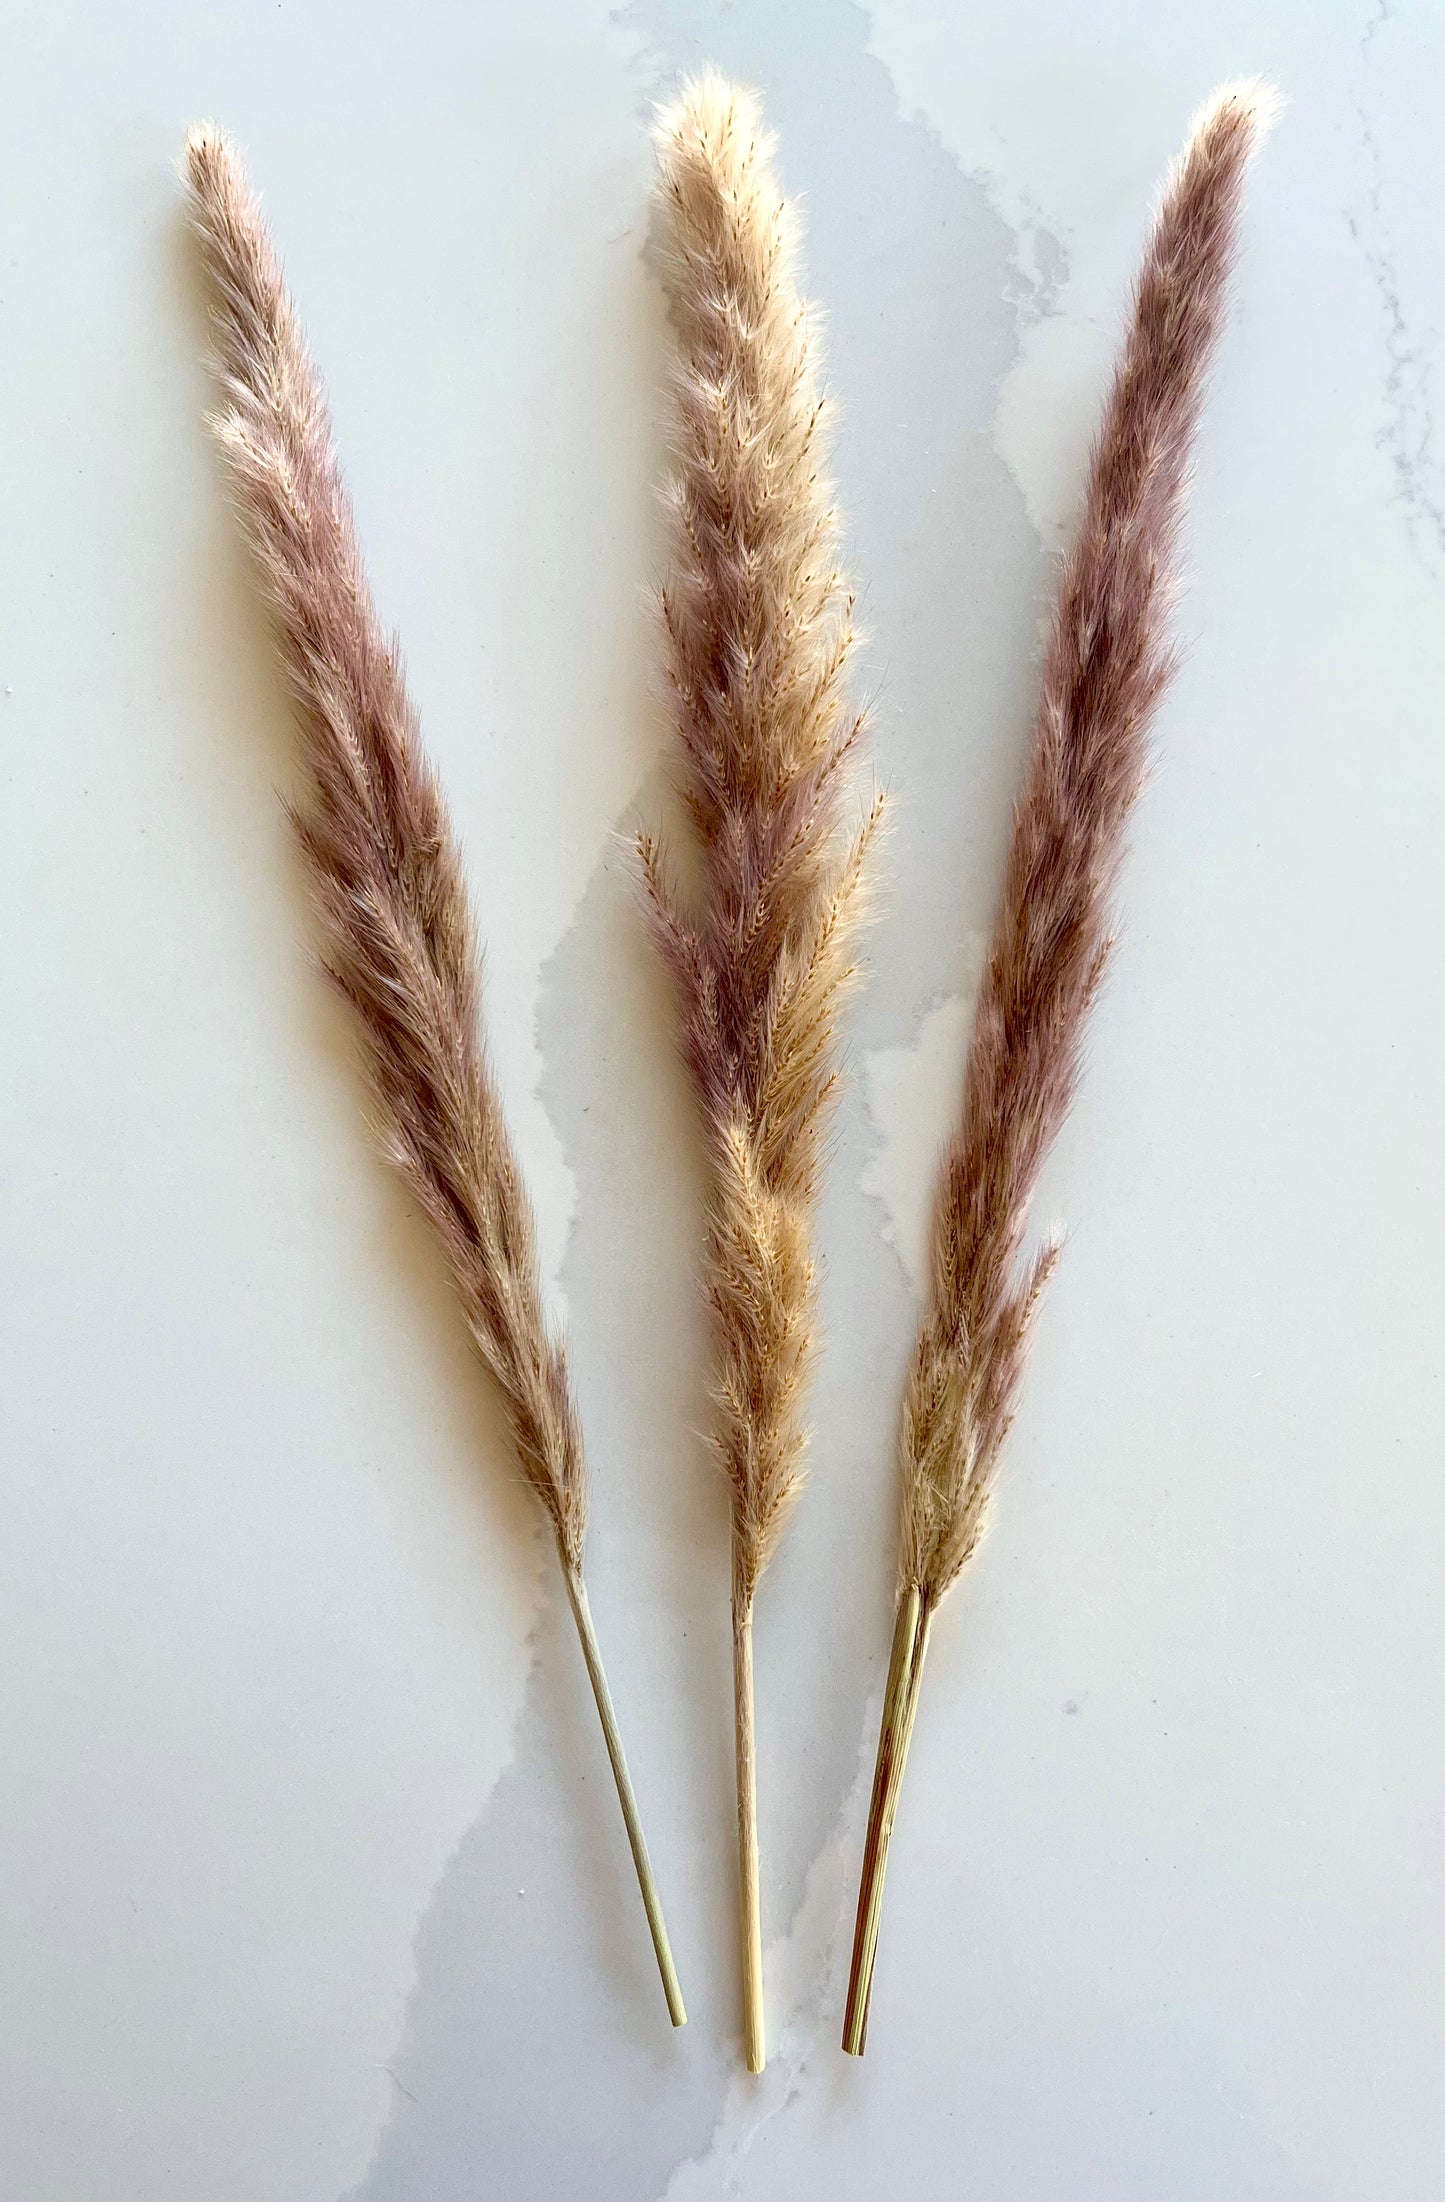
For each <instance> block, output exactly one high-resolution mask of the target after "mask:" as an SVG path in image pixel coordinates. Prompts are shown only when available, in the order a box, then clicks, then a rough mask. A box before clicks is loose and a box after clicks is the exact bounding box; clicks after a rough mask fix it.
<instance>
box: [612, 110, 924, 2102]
mask: <svg viewBox="0 0 1445 2202" xmlns="http://www.w3.org/2000/svg"><path fill="white" fill-rule="evenodd" d="M657 150H658V164H659V185H658V194H659V200H660V208H661V215H662V226H663V231H664V240H665V242H664V250H665V253H666V273H667V284H668V291H669V296H670V303H671V308H672V318H673V325H674V329H675V334H676V341H677V354H678V356H677V369H676V375H675V381H674V393H675V423H674V431H673V451H674V459H675V471H674V473H673V475H672V477H671V480H670V481H669V483H668V486H667V504H668V510H669V513H670V517H671V523H672V549H673V560H674V571H673V575H672V578H671V580H670V581H669V583H668V585H667V587H666V588H665V590H664V591H663V594H662V603H661V612H662V620H663V624H664V627H665V630H666V638H667V657H668V670H669V675H670V680H671V688H672V695H673V701H674V705H675V716H676V722H677V729H678V734H679V737H680V739H681V744H682V751H683V757H684V761H685V766H686V787H685V793H686V802H687V809H688V813H689V816H690V818H691V822H692V826H693V828H694V831H695V834H696V839H697V844H698V849H699V853H700V858H701V890H700V895H699V899H698V904H697V907H696V909H687V908H684V907H683V905H682V904H681V903H680V901H679V899H678V897H677V895H676V893H675V892H674V890H673V888H672V886H671V885H670V883H669V881H668V879H667V878H666V876H665V873H664V869H663V865H662V861H661V859H660V856H659V853H658V850H657V848H656V846H655V845H654V843H653V842H652V841H651V840H650V839H648V838H646V837H644V838H643V839H642V841H641V842H640V855H641V863H642V871H643V877H644V881H645V885H646V891H647V898H648V903H649V907H650V910H651V914H652V920H653V927H654V931H655V933H656V936H657V939H658V942H659V944H660V946H661V949H662V952H663V954H664V956H665V958H666V960H667V963H668V965H669V966H670V968H671V971H672V975H673V978H674V980H675V982H676V989H677V997H678V1002H679V1009H680V1016H681V1026H682V1047H683V1053H684V1056H685V1059H686V1062H687V1066H688V1069H689V1072H690V1073H691V1077H692V1083H693V1085H694V1087H695V1089H696V1092H697V1098H698V1102H699V1105H700V1109H701V1116H702V1123H703V1130H704V1136H705V1138H706V1142H707V1158H708V1164H709V1177H710V1201H709V1209H708V1223H707V1244H706V1250H705V1255H704V1278H705V1285H706V1292H707V1298H708V1302H709V1305H710V1308H711V1312H712V1318H713V1329H714V1337H715V1342H716V1356H717V1359H716V1370H715V1384H714V1396H715V1400H716V1408H717V1421H716V1429H715V1438H716V1444H717V1449H718V1453H719V1455H720V1457H721V1460H722V1464H723V1468H724V1470H725V1472H726V1475H727V1480H728V1487H729V1490H730V1493H731V1500H732V1607H733V1643H734V1682H735V1703H736V1716H737V1721H736V1744H737V1785H738V1843H739V1866H740V1875H741V1907H742V1918H741V1930H742V1962H743V1988H744V2030H745V2037H746V2049H747V2059H748V2064H749V2066H750V2068H751V2069H752V2070H753V2071H761V2069H762V2066H763V2062H764V2055H765V2033H764V2022H763V1991H762V1938H761V1922H760V1914H759V1898H758V1858H757V1803H756V1775H755V1752H754V1742H753V1683H752V1614H753V1600H754V1595H755V1593H756V1590H757V1586H758V1581H759V1578H760V1577H761V1575H762V1572H763V1570H764V1568H765V1567H766V1566H767V1564H768V1560H769V1558H770V1557H771V1555H772V1553H773V1551H774V1549H775V1547H776V1545H777V1542H778V1539H779V1537H780V1535H781V1534H782V1529H783V1525H784V1522H785V1520H786V1518H787V1513H788V1509H789V1507H790V1506H791V1504H792V1502H793V1500H794V1498H795V1497H796V1495H797V1491H798V1486H799V1480H800V1477H801V1475H802V1470H803V1454H804V1448H805V1439H806V1431H805V1424H804V1405H805V1399H806V1391H807V1384H808V1379H809V1375H810V1371H811V1366H812V1361H813V1357H814V1354H815V1351H816V1346H817V1308H816V1286H815V1275H814V1263H813V1253H812V1234H813V1220H814V1212H815V1209H816V1206H817V1198H818V1189H819V1176H820V1166H821V1159H822V1152H823V1140H824V1134H825V1131H826V1127H827V1123H828V1119H829V1105H830V1103H831V1101H832V1099H833V1096H834V1093H835V1090H836V1087H837V1082H838V1068H837V1050H836V1040H835V1033H836V1025H837V1018H838V1011H839V1006H840V1002H841V999H842V996H843V993H844V990H845V988H846V986H847V984H848V981H849V980H850V979H851V977H852V976H853V968H854V967H853V962H852V951H853V938H854V932H855V928H856V925H857V922H858V918H859V915H860V912H861V889H862V885H863V879H864V873H865V868H866V860H867V856H868V850H869V845H870V842H871V841H872V839H873V836H874V833H875V831H876V828H877V826H878V822H879V819H880V816H881V813H882V802H881V799H880V798H875V799H874V801H873V803H872V805H871V807H869V808H868V809H866V810H865V811H864V812H863V814H862V815H861V817H860V818H859V819H858V820H857V821H856V823H855V824H854V825H853V827H852V828H851V829H845V825H844V808H845V797H846V793H847V778H848V775H847V772H846V769H845V768H846V765H847V762H848V760H849V758H850V756H851V754H852V752H853V750H854V748H855V745H856V744H857V741H858V737H859V735H860V733H861V731H862V719H861V716H860V715H859V714H858V713H857V712H855V711H853V710H852V709H851V708H850V706H849V704H848V701H847V696H846V692H845V687H844V675H845V672H846V669H847V664H848V659H849V656H850V654H851V651H852V648H853V643H854V633H853V598H852V594H851V591H850V589H849V587H848V584H847V583H846V581H845V580H844V578H843V576H842V575H841V573H840V572H839V570H838V565H837V555H838V521H837V516H836V514H835V512H834V510H833V505H832V496H831V490H830V487H829V483H828V480H827V476H826V472H825V468H826V455H827V443H828V428H827V401H826V400H825V399H824V397H823V396H822V395H821V393H820V391H819V387H818V380H817V363H818V338H817V334H816V329H815V326H814V321H813V317H812V315H811V314H810V312H809V309H808V308H807V307H806V306H805V305H804V303H803V301H802V300H801V299H800V298H799V296H798V293H797V290H796V287H795V283H794V258H795V245H796V226H795V223H794V221H793V218H792V215H791V213H790V211H789V209H788V207H787V206H786V205H785V204H784V202H783V200H782V198H781V197H780V195H779V192H778V188H777V185H776V183H775V182H774V179H773V172H772V166H771V155H772V145H771V141H770V140H769V139H768V138H767V137H766V136H765V135H764V133H763V125H762V116H761V112H760V110H759V106H758V103H757V101H756V99H755V98H753V96H752V95H751V94H750V93H747V92H743V91H739V90H737V89H736V88H735V87H733V86H731V85H727V84H724V83H722V82H720V81H719V80H718V79H717V78H715V77H707V78H705V79H704V80H703V81H701V82H700V83H696V84H691V85H688V86H687V87H686V88H685V89H684V91H683V94H682V96H681V98H680V99H679V101H678V102H677V104H676V105H675V106H673V107H670V108H668V109H667V110H666V111H665V112H664V113H663V114H662V115H661V116H660V118H659V121H658V125H657Z"/></svg>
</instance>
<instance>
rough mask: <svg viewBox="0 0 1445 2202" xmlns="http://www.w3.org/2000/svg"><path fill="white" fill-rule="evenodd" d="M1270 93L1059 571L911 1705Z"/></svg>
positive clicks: (939, 1320)
mask: <svg viewBox="0 0 1445 2202" xmlns="http://www.w3.org/2000/svg"><path fill="white" fill-rule="evenodd" d="M1272 107H1273V101H1272V98H1271V95H1269V94H1268V93H1267V92H1265V91H1263V90H1262V89H1261V88H1260V87H1258V86H1254V85H1243V86H1231V87H1228V88H1227V89H1225V90H1224V91H1222V92H1220V93H1218V94H1217V95H1216V96H1215V98H1214V99H1212V100H1211V101H1210V102H1209V104H1208V105H1207V106H1206V107H1205V108H1204V109H1203V110H1202V111H1201V113H1200V114H1199V116H1198V117H1197V118H1196V121H1195V123H1194V126H1193V129H1192V131H1191V134H1190V138H1189V141H1188V144H1187V146H1186V148H1185V151H1184V153H1183V156H1182V158H1181V159H1180V160H1179V162H1178V163H1177V165H1176V166H1175V168H1174V169H1173V171H1172V173H1171V174H1170V176H1169V178H1168V181H1167V183H1166V185H1165V188H1164V191H1163V194H1162V197H1161V199H1160V202H1159V206H1158V209H1157V212H1156V215H1155V218H1154V223H1153V228H1152V232H1151V234H1150V237H1149V241H1148V244H1147V247H1146V250H1145V254H1144V260H1143V265H1142V268H1141V271H1140V274H1139V278H1138V282H1137V286H1136V289H1135V294H1134V305H1133V315H1132V320H1131V324H1130V328H1129V333H1128V337H1127V339H1126V342H1125V345H1124V350H1123V354H1122V357H1121V359H1120V362H1119V365H1118V369H1117V371H1116V374H1115V377H1114V382H1113V387H1112V389H1111V391H1110V394H1109V398H1108V402H1107V405H1106V407H1105V413H1104V421H1103V426H1102V428H1101V430H1100V433H1099V437H1098V440H1097V442H1096V444H1095V445H1094V449H1093V453H1092V456H1091V459H1090V464H1089V477H1088V488H1087V494H1086V498H1085V504H1084V512H1083V518H1082V521H1081V524H1080V527H1079V532H1078V536H1077V539H1076V541H1075V543H1074V546H1073V549H1072V551H1071V552H1070V554H1069V557H1068V560H1067V562H1066V564H1065V567H1064V570H1063V575H1062V579H1061V583H1060V588H1059V595H1058V601H1057V606H1056V609H1055V613H1054V619H1053V627H1052V631H1051V635H1050V640H1049V645H1048V651H1047V656H1046V660H1045V665H1044V673H1043V690H1042V695H1041V698H1040V703H1039V714H1038V722H1037V728H1036V732H1035V736H1034V744H1033V751H1032V755H1031V758H1030V761H1029V764H1028V768H1027V772H1026V775H1025V780H1024V786H1023V790H1022V793H1021V795H1020V797H1019V800H1018V805H1017V808H1016V810H1015V813H1014V823H1013V837H1012V843H1011V846H1010V851H1009V857H1008V866H1007V871H1006V875H1005V880H1004V887H1003V896H1002V900H1001V904H1000V908H999V912H998V916H997V920H996V922H995V926H994V933H993V941H992V946H991V948H990V952H989V958H988V964H987V968H986V970H985V974H984V979H983V985H982V989H981V992H980V996H979V1001H978V1007H977V1010H976V1012H975V1018H974V1028H973V1036H972V1042H971V1046H970V1050H969V1057H968V1065H967V1071H966V1074H965V1082H964V1097H963V1115H962V1120H961V1123H960V1127H959V1130H958V1132H957V1134H956V1136H955V1138H954V1140H953V1142H952V1144H951V1146H950V1148H949V1150H948V1153H947V1156H946V1158H945V1161H944V1166H943V1173H942V1182H941V1185H940V1188H939V1195H938V1203H937V1209H936V1213H935V1218H934V1226H933V1262H932V1284H931V1291H930V1296H929V1302H928V1307H927V1311H926V1314H925V1316H924V1320H923V1324H922V1327H921V1330H920V1332H919V1336H918V1342H917V1346H916V1348H915V1351H914V1355H913V1363H912V1368H911V1371H910V1375H909V1379H908V1388H907V1395H906V1399H905V1403H904V1410H903V1428H902V1441H901V1455H902V1476H903V1528H902V1540H901V1566H900V1574H901V1590H900V1612H911V1613H912V1614H913V1616H914V1629H913V1642H912V1644H911V1645H910V1646H909V1647H907V1649H906V1651H905V1652H904V1654H902V1655H900V1654H898V1652H897V1651H895V1663H897V1661H898V1659H899V1657H900V1656H901V1658H902V1672H903V1674H904V1676H905V1686H904V1688H903V1695H902V1698H901V1699H900V1706H903V1705H911V1706H913V1707H916V1703H917V1688H918V1677H919V1674H920V1673H921V1668H922V1659H923V1650H924V1647H925V1645H926V1643H927V1631H928V1625H929V1620H930V1617H931V1615H932V1613H933V1612H934V1611H935V1610H936V1608H937V1605H938V1603H939V1601H940V1599H942V1598H943V1597H944V1595H945V1594H946V1592H947V1591H948V1590H949V1588H950V1587H951V1586H952V1585H953V1583H955V1582H956V1581H957V1579H958V1576H959V1574H960V1572H961V1570H962V1569H963V1567H964V1566H965V1564H966V1563H967V1561H968V1560H969V1558H970V1557H971V1555H972V1554H973V1552H974V1551H975V1549H976V1548H977V1545H978V1541H979V1537H980V1535H981V1534H982V1531H983V1527H984V1523H985V1519H986V1515H987V1510H988V1503H989V1495H990V1491H991V1488H992V1485H993V1479H994V1475H995V1471H996V1468H997V1465H998V1460H999V1454H1000V1451H1001V1448H1002V1446H1003V1443H1004V1439H1005V1438H1006V1436H1007V1434H1008V1430H1009V1426H1010V1424H1011V1422H1012V1420H1013V1417H1014V1413H1015V1409H1016V1406H1017V1403H1018V1394H1019V1385H1020V1382H1021V1379H1022V1375H1023V1370H1024V1364H1025V1359H1026V1356H1027V1352H1028V1345H1029V1339H1030V1335H1031V1332H1032V1330H1033V1325H1034V1318H1035V1315H1036V1313H1037V1310H1038V1306H1039V1302H1040V1299H1041V1297H1042V1294H1043V1292H1044V1288H1045V1287H1046V1285H1047V1283H1048V1281H1049V1278H1050V1276H1051V1275H1052V1273H1053V1270H1054V1267H1055V1265H1056V1263H1057V1261H1058V1258H1059V1247H1058V1244H1057V1243H1056V1242H1055V1241H1053V1240H1048V1241H1046V1242H1045V1243H1044V1244H1043V1245H1042V1246H1040V1247H1038V1248H1037V1249H1036V1250H1035V1251H1033V1252H1032V1253H1030V1254H1027V1255H1026V1254H1025V1252H1024V1241H1025V1238H1026V1235H1027V1227H1028V1215H1029V1206H1030V1201H1031V1199H1032V1196H1033V1193H1034V1189H1035V1187H1036V1185H1037V1183H1038V1178H1039V1173H1040V1171H1041V1169H1042V1167H1043V1163H1044V1159H1045V1157H1046V1155H1047V1154H1048V1151H1049V1148H1050V1146H1051V1145H1052V1143H1053V1141H1054V1139H1055V1137H1056V1136H1057V1133H1058V1131H1059V1127H1060V1125H1061V1124H1062V1123H1063V1120H1064V1117H1065V1115H1066V1114H1067V1111H1068V1108H1069V1105H1070V1102H1071V1101H1072V1099H1073V1095H1074V1091H1075V1088H1076V1086H1077V1083H1078V1078H1079V1071H1080V1064H1081V1061H1082V1053H1083V1044H1084V1034H1085V1028H1086V1025H1087V1021H1088V1015H1089V1010H1090V1008H1091V1006H1092V1004H1093V1002H1094V1000H1095V997H1096V996H1097V994H1098V991H1099V986H1100V983H1101V981H1102V979H1103V976H1104V972H1105V969H1106V967H1107V964H1108V960H1109V952H1110V948H1111V946H1112V938H1113V935H1112V917H1111V905H1112V900H1113V895H1114V889H1115V884H1116V880H1117V876H1118V871H1119V863H1120V857H1121V855H1122V851H1123V845H1124V828H1125V823H1126V821H1127V819H1128V815H1129V811H1130V809H1131V807H1132V805H1133V802H1134V799H1135V797H1136V795H1137V793H1138V790H1139V787H1140V784H1141V781H1142V779H1143V776H1144V770H1145V765H1146V761H1147V759H1146V743H1147V735H1148V729H1149V724H1150V721H1151V719H1152V717H1153V715H1154V712H1155V709H1156V707H1157V705H1158V702H1159V698H1160V696H1161V694H1162V692H1163V690H1164V688H1165V685H1166V683H1167V681H1168V679H1169V676H1170V673H1171V671H1172V668H1173V662H1174V659H1173V649H1172V645H1171V642H1170V638H1169V625H1168V615H1169V610H1170V603H1171V597H1172V594H1173V591H1174V587H1175V573H1176V554H1177V539H1178V533H1179V524H1180V518H1181V514H1182V510H1183V505H1184V497H1185V490H1186V485H1187V476H1188V467H1189V457H1190V451H1191V447H1192V444H1193V439H1194V433H1195V428H1196V425H1197V422H1198V418H1199V411H1200V406H1201V404H1202V402H1203V397H1204V390H1205V384H1206V378H1207V373H1208V369H1209V365H1210V362H1211V360H1212V358H1213V355H1214V350H1215V345H1216V340H1217V338H1218V335H1219V331H1220V326H1221V323H1222V320H1223V316H1224V311H1225V304H1226V297H1227V291H1228V280H1229V275H1230V270H1231V268H1232V265H1233V262H1234V257H1235V247H1236V241H1237V232H1238V226H1239V215H1240V206H1241V201H1242V196H1243V191H1244V182H1245V173H1246V170H1247V167H1248V164H1249V158H1250V155H1251V153H1252V152H1253V150H1254V148H1255V145H1256V143H1257V141H1258V139H1259V137H1260V135H1261V132H1262V130H1263V128H1264V127H1265V126H1266V124H1267V122H1268V120H1269V118H1270V114H1271V112H1272ZM900 1717H901V1716H900ZM911 1726H912V1712H911V1710H910V1711H908V1713H907V1719H906V1725H905V1726H903V1727H901V1728H900V1727H899V1725H898V1722H897V1721H895V1723H894V1725H893V1728H892V1730H891V1731H890V1728H889V1722H888V1718H887V1715H886V1714H885V1723H884V1729H885V1732H884V1737H883V1739H882V1741H881V1743H880V1749H879V1763H878V1778H877V1782H876V1784H875V1792H874V1815H873V1819H872V1821H871V1822H870V1831H869V1845H870V1848H869V1859H868V1863H867V1866H866V1868H865V1874H864V1888H863V1890H862V1892H860V1898H859V1915H858V1940H857V1941H856V1942H855V1947H854V1977H853V1980H852V1982H851V1983H850V1989H849V2008H848V2023H847V2028H846V2030H845V2035H844V2046H845V2048H849V2049H851V2050H853V2051H854V2052H855V2053H858V2052H860V2051H861V2049H862V2045H863V2034H864V2030H865V2029H866V2024H867V2008H868V1989H869V1984H870V1981H871V1976H872V1946H871V1942H870V1941H869V1939H868V1935H869V1922H868V1917H867V1914H868V1912H869V1907H870V1904H871V1906H872V1925H871V1932H872V1935H873V1936H874V1937H875V1938H876V1931H877V1918H876V1910H877V1892H878V1889H880V1888H881V1875H882V1859H883V1857H884V1856H885V1855H886V1847H887V1828H888V1827H889V1826H890V1825H891V1817H892V1806H893V1803H896V1794H897V1782H898V1780H899V1779H901V1774H902V1761H903V1755H904V1752H905V1751H906V1744H907V1734H908V1732H909V1730H910V1729H911ZM890 1800H891V1801H890ZM880 1835H881V1838H882V1840H881V1848H880V1846H879V1837H880Z"/></svg>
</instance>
